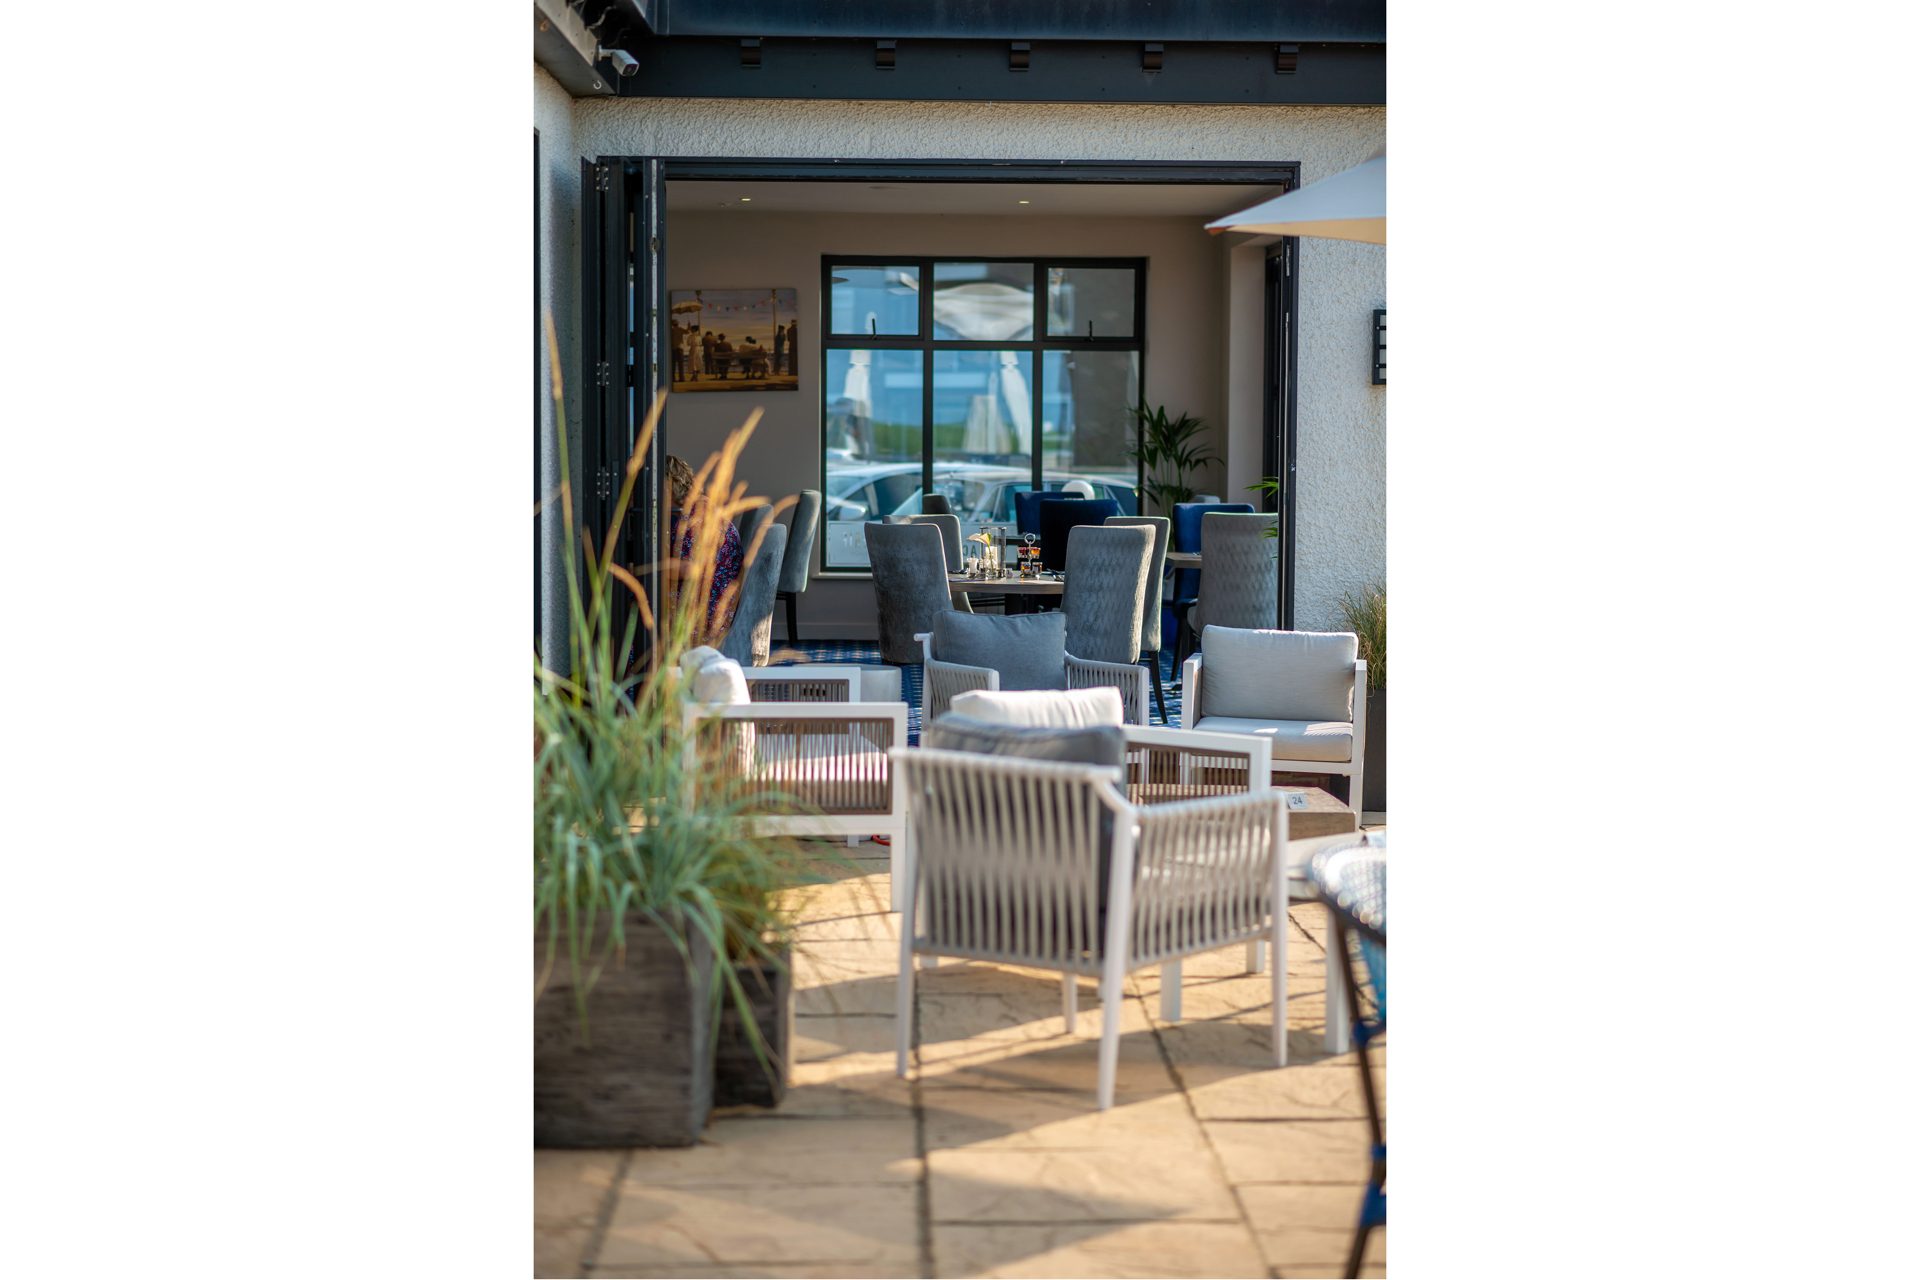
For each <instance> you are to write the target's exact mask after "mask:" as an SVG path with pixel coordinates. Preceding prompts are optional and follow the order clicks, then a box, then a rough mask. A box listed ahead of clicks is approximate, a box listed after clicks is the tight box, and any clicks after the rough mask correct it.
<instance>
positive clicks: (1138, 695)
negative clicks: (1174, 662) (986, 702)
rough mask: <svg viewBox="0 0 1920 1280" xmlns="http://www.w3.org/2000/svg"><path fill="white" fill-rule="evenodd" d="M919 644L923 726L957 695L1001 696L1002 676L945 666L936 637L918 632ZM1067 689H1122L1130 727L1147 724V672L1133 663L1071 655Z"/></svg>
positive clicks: (956, 665) (944, 710)
mask: <svg viewBox="0 0 1920 1280" xmlns="http://www.w3.org/2000/svg"><path fill="white" fill-rule="evenodd" d="M913 638H914V639H915V640H918V641H919V642H920V652H921V653H922V654H924V655H925V658H926V664H925V669H924V675H923V677H922V679H921V681H920V723H921V724H922V725H928V724H932V723H933V721H934V718H935V717H936V716H941V715H945V714H946V713H947V712H948V711H949V710H951V709H952V703H953V699H954V696H955V695H956V694H962V693H968V692H971V691H972V690H975V689H989V690H992V691H994V692H998V691H999V689H1000V673H999V672H998V671H995V670H994V669H993V668H992V667H970V666H968V665H966V664H965V663H960V662H942V661H940V660H939V659H938V658H935V657H934V656H933V633H932V632H931V631H918V632H915V633H914V637H913ZM1067 688H1069V689H1098V688H1108V689H1118V690H1119V691H1120V704H1121V706H1122V708H1123V715H1124V718H1125V720H1126V722H1127V723H1128V724H1130V725H1144V724H1146V723H1147V710H1148V707H1149V706H1150V705H1151V704H1150V703H1149V702H1148V690H1147V669H1146V668H1145V667H1143V666H1140V665H1139V664H1137V663H1132V662H1094V661H1093V660H1091V659H1089V658H1076V657H1074V656H1073V655H1072V654H1068V655H1067Z"/></svg>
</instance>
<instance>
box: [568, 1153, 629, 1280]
mask: <svg viewBox="0 0 1920 1280" xmlns="http://www.w3.org/2000/svg"><path fill="white" fill-rule="evenodd" d="M632 1167H633V1148H632V1147H628V1148H627V1149H626V1150H624V1151H622V1152H621V1153H620V1163H619V1164H618V1165H616V1166H615V1167H614V1170H613V1181H612V1182H610V1183H609V1184H608V1185H607V1194H606V1195H604V1196H602V1197H600V1208H599V1210H598V1212H596V1213H595V1214H594V1215H593V1230H592V1231H591V1232H589V1233H588V1235H587V1247H586V1248H585V1249H583V1250H582V1251H581V1253H580V1270H581V1271H583V1272H587V1271H592V1270H594V1269H595V1268H596V1267H598V1266H599V1265H600V1250H601V1247H602V1246H604V1245H605V1244H606V1242H607V1228H608V1227H610V1226H612V1225H613V1211H614V1209H615V1208H616V1207H618V1205H619V1203H620V1188H621V1187H623V1186H624V1185H625V1184H626V1181H627V1170H628V1169H630V1168H632Z"/></svg>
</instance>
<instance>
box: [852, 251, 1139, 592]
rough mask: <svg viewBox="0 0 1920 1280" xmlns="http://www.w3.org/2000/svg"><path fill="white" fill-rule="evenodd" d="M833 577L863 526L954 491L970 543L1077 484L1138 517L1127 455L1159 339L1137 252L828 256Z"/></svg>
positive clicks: (952, 503)
mask: <svg viewBox="0 0 1920 1280" xmlns="http://www.w3.org/2000/svg"><path fill="white" fill-rule="evenodd" d="M821 266H822V277H823V278H822V285H821V296H822V297H823V298H824V299H826V304H827V305H826V310H827V312H828V314H827V316H826V317H825V318H824V323H823V324H822V326H821V329H822V331H823V332H824V333H825V334H826V337H825V340H824V341H823V343H822V348H823V351H822V357H823V362H824V365H825V370H824V373H825V376H824V377H823V379H822V386H823V388H824V395H823V404H822V406H821V409H822V412H821V422H822V425H823V430H822V441H821V449H822V455H823V457H822V478H823V480H824V482H825V495H826V518H825V526H826V527H825V535H826V536H825V539H824V549H823V560H822V565H823V568H825V569H827V570H829V571H831V570H834V569H843V570H844V569H862V568H865V567H866V566H867V548H866V532H865V526H866V524H867V523H868V522H869V521H875V520H881V519H884V518H886V517H887V516H895V515H917V514H920V513H921V510H922V500H923V498H924V496H925V495H926V494H928V493H937V494H940V495H942V496H943V497H945V498H946V500H947V504H948V506H949V508H950V509H951V510H952V511H953V513H954V514H955V515H958V516H959V517H960V521H961V526H962V534H963V536H971V535H972V534H974V533H977V532H979V531H980V530H981V529H983V528H987V527H989V526H993V527H998V528H1001V529H1004V530H1006V531H1008V532H1010V533H1011V532H1012V531H1013V530H1014V526H1015V520H1014V500H1013V495H1014V494H1015V493H1019V492H1024V491H1027V490H1030V489H1033V488H1036V487H1038V488H1044V489H1060V488H1063V487H1065V486H1067V485H1069V484H1072V485H1074V487H1075V488H1076V489H1080V490H1083V491H1090V493H1091V494H1092V496H1095V497H1110V498H1113V499H1114V500H1115V501H1116V502H1117V503H1118V504H1119V507H1120V510H1121V511H1122V512H1124V513H1126V514H1129V515H1131V514H1135V513H1136V512H1137V511H1138V510H1139V501H1138V496H1137V494H1138V485H1139V479H1140V472H1139V464H1138V463H1137V462H1136V461H1135V459H1134V458H1133V457H1131V456H1130V451H1131V449H1132V448H1133V441H1134V438H1135V434H1134V433H1135V422H1134V418H1133V409H1134V407H1135V406H1136V405H1138V404H1139V403H1140V398H1141V394H1142V386H1141V381H1142V376H1143V367H1144V360H1143V355H1144V351H1145V343H1144V335H1145V332H1146V321H1145V314H1144V311H1145V301H1146V263H1145V262H1144V261H1143V260H1139V259H959V258H953V259H947V258H920V259H914V258H898V257H895V258H885V259H882V258H861V257H848V256H840V257H830V258H826V259H823V261H822V264H821Z"/></svg>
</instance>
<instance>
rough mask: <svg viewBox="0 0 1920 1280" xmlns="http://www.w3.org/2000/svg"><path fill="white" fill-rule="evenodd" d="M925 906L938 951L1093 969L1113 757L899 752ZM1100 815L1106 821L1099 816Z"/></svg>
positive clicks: (919, 930) (1121, 807)
mask: <svg viewBox="0 0 1920 1280" xmlns="http://www.w3.org/2000/svg"><path fill="white" fill-rule="evenodd" d="M901 766H902V768H903V770H904V772H905V775H906V786H907V806H908V811H909V815H910V821H911V823H912V826H913V841H914V845H913V847H914V856H915V863H916V866H917V869H918V870H917V879H918V883H919V886H920V890H921V893H922V897H921V899H920V901H921V903H922V906H921V907H920V909H919V912H918V916H917V927H916V929H915V935H916V941H917V942H922V943H925V944H926V945H927V946H928V947H929V948H932V949H937V950H938V951H939V952H940V953H941V954H943V955H958V956H970V957H974V958H977V959H983V960H996V961H1003V962H1006V963H1011V964H1034V965H1038V966H1042V967H1047V968H1055V969H1070V970H1077V971H1083V972H1097V971H1098V959H1099V956H1100V954H1101V952H1102V950H1103V946H1102V943H1103V941H1104V939H1103V938H1102V928H1103V925H1104V920H1105V893H1104V885H1103V883H1102V882H1103V879H1104V877H1105V876H1106V874H1107V872H1108V861H1109V858H1110V857H1111V845H1112V828H1113V821H1114V820H1116V815H1120V816H1119V817H1118V819H1117V820H1120V821H1126V820H1128V819H1127V818H1126V817H1125V815H1126V814H1128V813H1130V810H1128V809H1127V807H1126V806H1125V804H1124V803H1123V802H1121V801H1120V799H1119V797H1118V795H1117V794H1116V793H1115V792H1114V790H1113V787H1112V783H1111V781H1109V779H1110V778H1111V777H1112V775H1113V774H1114V772H1115V771H1114V770H1112V769H1102V768H1098V767H1095V766H1089V765H1072V764H1054V763H1049V762H1042V761H1036V760H1021V759H1006V758H1003V757H995V756H980V755H972V754H968V753H965V752H958V751H934V750H919V751H914V752H910V753H903V754H902V756H901ZM1103 819H1105V821H1103Z"/></svg>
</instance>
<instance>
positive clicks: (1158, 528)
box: [1106, 516, 1173, 724]
mask: <svg viewBox="0 0 1920 1280" xmlns="http://www.w3.org/2000/svg"><path fill="white" fill-rule="evenodd" d="M1106 522H1107V523H1108V524H1109V525H1116V524H1117V525H1135V526H1138V527H1141V528H1146V529H1151V530H1153V554H1152V556H1151V558H1150V559H1149V560H1148V562H1147V594H1146V599H1145V602H1144V603H1143V605H1142V606H1141V614H1140V657H1141V658H1142V659H1144V660H1145V661H1146V663H1147V669H1148V670H1149V671H1151V672H1152V673H1153V701H1154V704H1155V705H1156V706H1158V707H1159V708H1160V723H1161V724H1170V723H1172V722H1171V721H1169V720H1168V719H1167V695H1166V693H1165V692H1164V691H1163V690H1162V688H1161V682H1160V646H1161V633H1162V631H1163V630H1164V629H1165V628H1163V627H1162V626H1161V623H1160V608H1161V603H1162V601H1163V600H1164V599H1165V598H1166V585H1167V581H1166V579H1167V538H1168V536H1169V535H1170V534H1171V532H1172V525H1173V522H1172V521H1171V520H1169V519H1168V518H1167V517H1165V516H1108V517H1107V521H1106Z"/></svg>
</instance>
